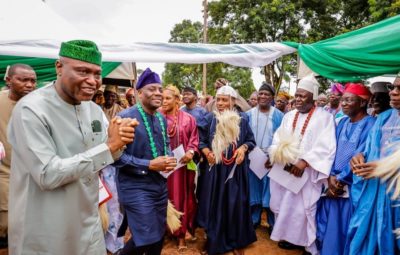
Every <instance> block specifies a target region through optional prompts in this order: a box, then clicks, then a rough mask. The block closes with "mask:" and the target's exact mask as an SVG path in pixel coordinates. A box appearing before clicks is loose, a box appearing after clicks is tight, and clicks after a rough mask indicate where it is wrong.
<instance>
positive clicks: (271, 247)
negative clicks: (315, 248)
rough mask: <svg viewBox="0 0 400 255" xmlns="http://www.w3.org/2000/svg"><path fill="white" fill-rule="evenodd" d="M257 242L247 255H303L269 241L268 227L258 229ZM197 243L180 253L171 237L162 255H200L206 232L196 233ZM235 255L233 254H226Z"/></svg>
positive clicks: (191, 243) (166, 241) (249, 248)
mask: <svg viewBox="0 0 400 255" xmlns="http://www.w3.org/2000/svg"><path fill="white" fill-rule="evenodd" d="M256 233H257V242H255V243H253V244H252V245H250V246H249V247H247V248H246V249H245V255H301V254H302V253H303V252H302V251H299V250H292V251H286V250H282V249H280V248H279V247H278V243H277V242H274V241H272V240H271V239H269V235H268V233H267V229H266V227H258V228H257V231H256ZM196 237H197V241H196V242H188V243H187V246H188V249H187V250H186V251H185V252H181V253H179V252H178V249H177V243H176V240H173V239H171V238H169V237H167V238H166V240H165V243H164V249H163V251H162V255H200V254H201V253H200V252H201V247H202V246H203V245H204V243H205V239H204V231H203V230H202V229H199V230H197V231H196ZM228 254H233V253H226V255H228Z"/></svg>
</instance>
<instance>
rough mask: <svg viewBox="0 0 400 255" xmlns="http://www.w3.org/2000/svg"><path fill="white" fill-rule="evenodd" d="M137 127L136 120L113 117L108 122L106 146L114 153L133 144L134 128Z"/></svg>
mask: <svg viewBox="0 0 400 255" xmlns="http://www.w3.org/2000/svg"><path fill="white" fill-rule="evenodd" d="M138 125H139V122H138V121H137V120H136V119H131V118H123V119H122V118H121V117H115V118H113V119H112V120H111V121H110V125H109V127H108V140H107V146H108V147H109V148H110V151H111V153H114V152H116V151H118V150H120V149H121V148H122V147H124V146H125V145H126V144H128V143H131V142H133V140H134V138H135V127H136V126H138Z"/></svg>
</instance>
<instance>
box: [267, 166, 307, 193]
mask: <svg viewBox="0 0 400 255" xmlns="http://www.w3.org/2000/svg"><path fill="white" fill-rule="evenodd" d="M268 177H269V178H271V179H272V180H273V181H274V182H277V183H278V184H279V185H281V186H283V187H285V188H286V189H288V190H290V191H291V192H293V193H295V194H297V193H299V191H300V190H301V189H302V188H303V187H304V185H305V184H306V182H307V180H308V173H307V171H304V173H303V176H302V177H296V176H294V175H293V174H291V173H289V172H288V171H285V170H283V165H281V164H274V166H273V167H272V169H271V171H269V174H268Z"/></svg>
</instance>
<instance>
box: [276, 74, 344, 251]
mask: <svg viewBox="0 0 400 255" xmlns="http://www.w3.org/2000/svg"><path fill="white" fill-rule="evenodd" d="M318 86H319V84H318V82H317V81H316V80H315V78H314V77H313V76H308V77H305V78H303V79H302V80H301V81H300V82H299V85H298V88H297V91H296V94H295V100H296V101H295V104H296V110H294V111H291V112H289V113H287V114H286V115H285V116H284V118H283V121H282V124H281V126H280V127H279V129H278V130H277V132H276V133H275V135H274V139H273V143H272V145H271V150H270V152H271V161H274V158H275V159H276V158H277V156H278V154H279V153H282V151H285V150H284V149H282V148H283V147H282V146H284V145H283V144H284V143H285V142H286V143H287V142H288V139H287V137H290V136H291V135H292V134H294V137H295V139H292V140H293V141H294V144H296V142H298V143H299V144H298V145H296V146H298V148H299V152H298V153H297V155H294V158H295V160H289V159H287V160H286V161H287V162H286V163H287V164H286V163H282V161H281V162H280V163H279V162H275V164H274V166H273V169H272V170H271V173H270V177H271V174H272V172H273V171H283V173H287V172H289V173H290V175H289V177H290V178H293V179H294V181H295V182H301V179H304V180H305V184H304V186H302V188H301V189H300V191H299V192H298V193H297V194H296V193H294V192H293V191H290V190H289V188H291V187H289V186H287V187H286V188H285V187H284V186H282V185H283V184H282V185H281V184H279V183H278V182H280V181H281V180H276V179H275V180H273V178H272V177H271V184H270V189H271V201H270V207H271V210H272V211H273V212H274V213H275V217H276V219H275V225H274V229H273V232H272V234H271V239H272V240H275V241H280V242H279V244H278V245H279V247H281V248H283V249H296V248H300V247H299V246H302V247H305V249H306V251H307V252H309V253H312V254H317V253H318V251H317V249H316V247H315V239H316V229H317V228H316V220H315V214H316V210H317V201H318V199H319V198H320V195H321V189H322V184H323V182H324V181H326V179H327V178H328V176H329V172H330V170H331V167H332V163H333V160H334V157H335V151H336V138H335V122H334V119H333V116H332V115H331V114H329V113H328V112H326V111H324V110H323V109H321V108H319V107H315V106H314V100H316V99H317V97H318ZM296 119H297V121H295V120H296ZM307 123H308V124H307ZM293 127H294V128H293ZM279 150H281V151H280V152H277V151H279ZM274 153H275V154H274ZM284 154H286V155H284ZM281 156H282V157H283V158H285V157H286V158H288V156H289V155H288V153H284V152H283V155H281ZM275 161H277V160H275ZM285 164H286V165H285ZM285 166H286V167H285ZM284 169H286V170H284ZM285 171H287V172H285ZM275 173H276V172H275ZM303 175H304V176H303ZM293 176H295V177H293ZM296 178H297V179H296ZM277 181H278V182H277Z"/></svg>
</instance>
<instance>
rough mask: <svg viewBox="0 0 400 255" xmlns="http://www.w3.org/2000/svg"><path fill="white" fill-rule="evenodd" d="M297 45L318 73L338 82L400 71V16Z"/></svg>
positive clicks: (295, 46) (309, 64) (308, 63)
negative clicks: (321, 39)
mask: <svg viewBox="0 0 400 255" xmlns="http://www.w3.org/2000/svg"><path fill="white" fill-rule="evenodd" d="M285 44H286V45H288V46H292V47H294V48H297V50H298V52H299V55H300V57H301V59H302V60H303V61H304V62H305V64H306V65H307V66H308V67H309V68H310V69H311V70H312V71H313V72H315V73H318V74H320V75H322V76H324V77H326V78H329V79H332V80H336V81H357V80H361V79H366V78H369V77H374V76H379V75H383V74H397V73H398V72H399V71H400V15H397V16H395V17H392V18H389V19H386V20H383V21H381V22H378V23H376V24H373V25H370V26H367V27H364V28H361V29H358V30H355V31H352V32H349V33H345V34H342V35H339V36H336V37H333V38H330V39H327V40H323V41H319V42H316V43H313V44H299V43H294V42H285Z"/></svg>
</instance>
